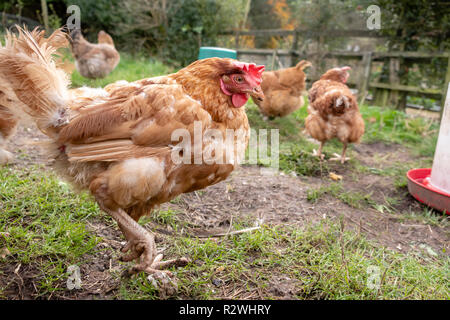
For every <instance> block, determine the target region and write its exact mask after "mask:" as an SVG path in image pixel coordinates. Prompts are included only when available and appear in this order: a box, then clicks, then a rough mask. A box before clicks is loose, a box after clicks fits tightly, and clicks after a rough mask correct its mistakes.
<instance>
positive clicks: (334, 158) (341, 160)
mask: <svg viewBox="0 0 450 320" xmlns="http://www.w3.org/2000/svg"><path fill="white" fill-rule="evenodd" d="M333 156H334V157H333V158H330V161H340V162H341V163H342V164H344V163H345V161H348V160H350V158H349V157H345V156H344V157H343V156H342V155H340V154H337V153H333Z"/></svg>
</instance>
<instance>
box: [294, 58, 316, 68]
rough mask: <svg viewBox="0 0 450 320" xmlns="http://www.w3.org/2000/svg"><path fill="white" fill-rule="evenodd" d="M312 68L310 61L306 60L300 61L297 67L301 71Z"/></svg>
mask: <svg viewBox="0 0 450 320" xmlns="http://www.w3.org/2000/svg"><path fill="white" fill-rule="evenodd" d="M311 66H312V63H311V62H309V61H306V60H302V61H300V62H299V63H297V65H296V66H295V67H296V68H297V69H299V70H303V69H305V68H307V67H311Z"/></svg>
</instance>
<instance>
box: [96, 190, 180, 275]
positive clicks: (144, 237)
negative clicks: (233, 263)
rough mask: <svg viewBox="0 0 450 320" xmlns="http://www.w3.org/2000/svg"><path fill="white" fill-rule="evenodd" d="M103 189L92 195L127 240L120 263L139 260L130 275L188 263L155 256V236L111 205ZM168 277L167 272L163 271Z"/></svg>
mask: <svg viewBox="0 0 450 320" xmlns="http://www.w3.org/2000/svg"><path fill="white" fill-rule="evenodd" d="M91 190H92V189H91ZM103 190H104V188H102V187H100V188H98V189H96V190H95V192H94V195H95V198H96V200H97V203H98V205H99V206H100V209H102V210H103V211H105V212H106V213H108V214H109V215H110V216H111V217H112V218H113V219H114V220H115V221H116V222H117V224H118V225H119V228H120V230H121V231H122V233H123V235H124V236H125V238H126V239H127V243H126V245H125V246H124V247H123V248H122V252H123V253H127V252H129V253H128V254H126V255H124V256H122V257H121V260H122V261H131V260H134V259H138V258H139V259H140V260H139V263H138V264H137V265H135V266H134V267H133V268H132V269H131V273H137V272H140V271H144V272H147V273H150V274H152V273H155V272H157V271H159V270H161V269H164V268H169V267H171V266H173V265H177V266H185V265H186V264H188V263H189V260H188V259H186V258H180V259H172V260H168V261H161V260H162V254H157V251H156V244H155V236H154V235H153V234H152V233H150V232H148V231H147V230H146V229H144V228H143V227H142V226H141V225H139V224H138V223H137V222H136V221H135V220H133V218H131V217H130V216H129V215H128V214H127V213H126V212H125V211H124V210H123V209H121V208H118V207H116V206H115V205H111V201H110V200H109V199H107V197H105V194H106V193H105V192H102V191H103ZM163 272H165V273H167V274H168V275H169V276H170V275H172V274H171V273H170V272H169V271H167V270H166V271H163Z"/></svg>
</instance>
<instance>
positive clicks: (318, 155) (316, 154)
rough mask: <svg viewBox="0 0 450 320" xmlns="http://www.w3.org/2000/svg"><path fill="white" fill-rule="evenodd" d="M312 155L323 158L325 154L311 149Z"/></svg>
mask: <svg viewBox="0 0 450 320" xmlns="http://www.w3.org/2000/svg"><path fill="white" fill-rule="evenodd" d="M312 155H313V157H318V158H319V159H320V160H323V159H324V158H325V155H324V154H323V153H322V152H320V153H319V152H318V151H317V150H316V149H314V150H313V153H312Z"/></svg>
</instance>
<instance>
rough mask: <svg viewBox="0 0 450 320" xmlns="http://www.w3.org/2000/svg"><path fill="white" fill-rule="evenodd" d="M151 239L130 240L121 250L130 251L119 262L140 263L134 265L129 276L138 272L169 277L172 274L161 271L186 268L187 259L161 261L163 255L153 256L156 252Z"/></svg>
mask: <svg viewBox="0 0 450 320" xmlns="http://www.w3.org/2000/svg"><path fill="white" fill-rule="evenodd" d="M152 240H153V239H152V238H148V239H143V240H135V239H133V240H130V241H128V242H127V244H126V245H125V246H124V247H123V248H122V250H121V251H122V252H124V253H125V252H128V251H131V252H130V253H129V254H126V255H123V256H122V257H121V258H120V260H121V261H124V262H127V261H132V260H135V259H138V258H139V259H140V263H138V264H137V265H135V266H134V267H133V268H132V269H131V270H130V272H129V274H135V273H139V272H142V271H144V272H146V273H148V274H154V273H156V272H163V273H166V274H167V275H168V276H169V277H171V276H172V273H171V272H170V271H167V270H161V269H166V268H170V267H171V266H174V265H175V266H177V267H184V266H186V265H187V264H188V263H189V262H190V260H189V259H187V258H178V259H171V260H166V261H162V258H163V255H162V254H157V255H156V256H154V253H155V252H156V246H155V242H154V241H152Z"/></svg>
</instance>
